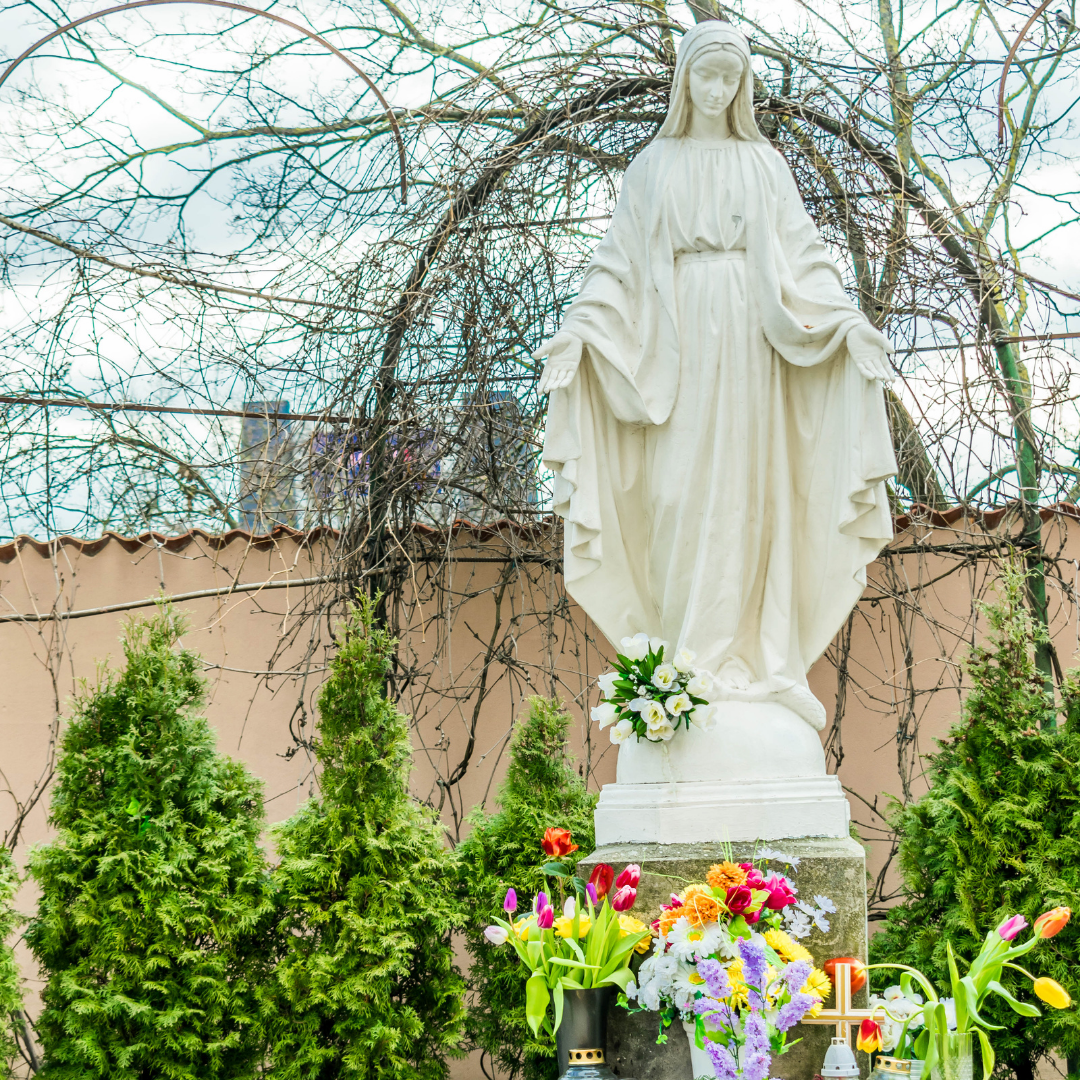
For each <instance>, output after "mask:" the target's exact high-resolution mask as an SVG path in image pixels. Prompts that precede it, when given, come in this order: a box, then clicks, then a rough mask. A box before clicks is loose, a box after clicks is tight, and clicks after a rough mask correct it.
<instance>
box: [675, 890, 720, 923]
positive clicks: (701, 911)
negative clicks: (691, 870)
mask: <svg viewBox="0 0 1080 1080" xmlns="http://www.w3.org/2000/svg"><path fill="white" fill-rule="evenodd" d="M682 901H683V906H682V907H681V908H679V914H680V915H685V916H686V917H687V919H689V920H690V925H691V926H704V925H705V924H706V923H711V922H716V921H717V920H718V919H719V918H720V904H719V903H718V902H717V900H716V897H715V896H713V894H712V890H711V889H708V888H706V887H705V886H704V885H690V886H688V887H687V889H686V891H685V892H684V893H683V898H682Z"/></svg>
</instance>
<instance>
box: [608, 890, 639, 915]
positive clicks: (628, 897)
mask: <svg viewBox="0 0 1080 1080" xmlns="http://www.w3.org/2000/svg"><path fill="white" fill-rule="evenodd" d="M635 900H637V889H635V888H634V887H633V886H632V885H623V886H622V888H620V889H619V890H617V891H616V893H615V896H614V897H613V898H612V901H611V906H612V907H613V908H614V909H615V910H616V911H629V910H630V909H631V908H632V907H633V906H634V901H635Z"/></svg>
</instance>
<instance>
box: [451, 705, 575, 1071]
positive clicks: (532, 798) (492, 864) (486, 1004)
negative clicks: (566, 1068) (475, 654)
mask: <svg viewBox="0 0 1080 1080" xmlns="http://www.w3.org/2000/svg"><path fill="white" fill-rule="evenodd" d="M528 706H529V711H528V715H527V717H526V718H525V719H524V720H522V721H519V723H518V727H517V730H516V731H515V732H514V736H513V738H512V739H511V742H510V751H509V753H510V762H509V768H508V769H507V774H506V780H505V781H504V783H503V785H502V787H501V788H500V789H499V792H498V795H497V802H498V806H499V810H498V812H497V813H495V814H491V815H488V814H485V813H483V812H482V811H478V812H476V813H475V814H474V815H473V816H472V818H471V825H472V832H471V833H470V834H469V837H468V838H467V839H466V840H464V841H463V842H462V843H461V844H460V845H459V846H458V849H457V857H458V872H459V874H460V877H461V890H462V893H463V894H464V896H465V897H466V900H467V904H468V910H469V912H470V915H469V921H468V923H467V924H466V927H465V944H466V948H467V949H468V951H469V953H470V954H471V956H472V958H473V963H472V968H471V971H470V974H469V989H470V991H471V993H470V1007H469V1019H468V1027H467V1030H468V1035H469V1042H470V1045H472V1046H474V1047H477V1048H478V1049H481V1050H483V1051H485V1052H486V1053H487V1054H488V1055H490V1057H491V1059H492V1061H493V1062H494V1063H495V1066H496V1067H497V1068H498V1069H499V1070H500V1071H501V1072H503V1073H505V1074H506V1075H507V1076H508V1077H509V1080H554V1077H555V1076H556V1075H557V1071H558V1070H557V1067H556V1061H555V1041H554V1039H553V1038H551V1037H550V1036H546V1037H545V1036H541V1037H540V1038H539V1039H537V1038H536V1037H535V1036H534V1035H533V1033H532V1031H531V1029H530V1028H529V1025H528V1023H527V1022H526V1020H525V978H524V976H523V974H522V966H521V962H520V961H519V960H518V959H517V954H516V953H514V952H513V950H512V949H510V948H509V947H504V948H498V947H496V946H494V945H492V944H491V943H490V942H488V941H487V940H486V939H485V938H484V934H483V931H484V927H485V926H487V925H489V924H490V923H491V920H492V917H493V916H494V915H501V914H503V911H502V904H503V898H504V897H505V895H506V890H507V889H508V888H510V887H511V886H512V887H513V888H515V889H516V890H517V892H518V897H519V903H520V904H521V905H522V906H527V905H528V904H529V903H530V901H531V899H532V896H533V895H534V894H535V892H536V891H537V890H538V889H540V888H543V886H544V877H543V874H542V873H541V872H540V867H541V866H542V865H543V864H544V863H545V862H546V861H548V860H547V857H546V856H545V855H544V853H543V850H542V849H541V847H540V841H541V840H542V839H543V837H544V830H545V829H547V828H548V827H549V826H558V827H562V828H565V829H569V830H570V832H571V833H572V834H573V839H574V842H575V843H576V844H578V845H579V847H580V852H579V854H581V855H587V854H589V853H590V852H591V851H592V850H593V846H594V844H593V808H594V807H595V806H596V795H595V794H590V793H589V792H588V791H587V790H586V788H585V783H584V781H583V780H582V779H581V777H580V776H579V775H578V770H577V768H576V765H575V762H574V760H573V758H572V757H571V755H570V753H569V751H568V749H567V745H566V732H567V728H568V726H569V724H570V716H569V714H568V713H567V712H566V711H565V710H564V709H563V708H562V706H561V705H560V704H559V702H557V701H548V700H545V699H544V698H539V697H535V698H531V699H530V700H529V702H528Z"/></svg>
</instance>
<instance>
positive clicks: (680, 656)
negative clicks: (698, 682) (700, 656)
mask: <svg viewBox="0 0 1080 1080" xmlns="http://www.w3.org/2000/svg"><path fill="white" fill-rule="evenodd" d="M696 659H697V653H696V652H694V650H693V649H680V650H679V651H678V652H677V653H676V654H675V656H674V658H673V659H672V661H671V662H672V663H673V664H674V665H675V667H676V668H678V670H679V671H682V672H690V671H693V669H694V667H693V665H694V661H695V660H696Z"/></svg>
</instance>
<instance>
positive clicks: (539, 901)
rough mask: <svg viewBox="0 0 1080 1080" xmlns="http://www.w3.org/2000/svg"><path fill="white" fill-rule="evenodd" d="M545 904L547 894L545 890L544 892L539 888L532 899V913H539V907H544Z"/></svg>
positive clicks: (546, 902)
mask: <svg viewBox="0 0 1080 1080" xmlns="http://www.w3.org/2000/svg"><path fill="white" fill-rule="evenodd" d="M547 905H548V894H547V893H546V892H544V891H543V890H541V891H540V892H538V893H537V894H536V899H535V900H534V901H533V913H534V914H536V915H539V914H540V909H541V908H544V907H547Z"/></svg>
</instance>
